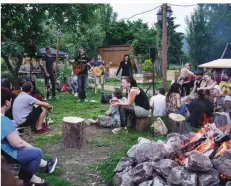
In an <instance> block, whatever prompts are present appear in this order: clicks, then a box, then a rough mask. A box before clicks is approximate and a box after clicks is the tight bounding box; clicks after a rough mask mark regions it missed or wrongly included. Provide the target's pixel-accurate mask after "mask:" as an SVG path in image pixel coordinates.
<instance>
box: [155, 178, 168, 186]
mask: <svg viewBox="0 0 231 186" xmlns="http://www.w3.org/2000/svg"><path fill="white" fill-rule="evenodd" d="M152 186H170V184H167V183H166V182H165V181H164V180H163V179H162V178H161V177H159V176H156V177H155V178H154V179H153V185H152Z"/></svg>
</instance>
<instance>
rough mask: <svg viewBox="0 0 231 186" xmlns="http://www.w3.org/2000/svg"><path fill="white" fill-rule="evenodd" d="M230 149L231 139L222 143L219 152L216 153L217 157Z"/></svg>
mask: <svg viewBox="0 0 231 186" xmlns="http://www.w3.org/2000/svg"><path fill="white" fill-rule="evenodd" d="M228 149H231V141H226V142H224V143H222V145H221V147H220V148H219V150H218V152H217V153H216V156H215V157H218V156H221V155H223V154H224V152H225V151H226V150H228Z"/></svg>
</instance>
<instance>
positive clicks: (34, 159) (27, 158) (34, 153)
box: [17, 147, 42, 175]
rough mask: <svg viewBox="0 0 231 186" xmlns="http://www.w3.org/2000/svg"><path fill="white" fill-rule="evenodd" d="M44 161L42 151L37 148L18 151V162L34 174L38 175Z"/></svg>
mask: <svg viewBox="0 0 231 186" xmlns="http://www.w3.org/2000/svg"><path fill="white" fill-rule="evenodd" d="M41 159H42V150H41V149H39V148H36V147H27V148H24V149H21V150H18V155H17V160H18V161H19V162H20V163H22V164H23V165H24V166H25V168H27V169H28V171H30V172H31V173H32V174H35V175H37V173H38V169H39V165H40V162H41Z"/></svg>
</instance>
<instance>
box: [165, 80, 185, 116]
mask: <svg viewBox="0 0 231 186" xmlns="http://www.w3.org/2000/svg"><path fill="white" fill-rule="evenodd" d="M166 105H167V111H168V113H176V114H181V115H186V111H187V110H186V105H185V103H184V102H182V101H181V87H180V84H178V83H173V84H172V85H171V88H170V90H169V92H168V94H167V96H166Z"/></svg>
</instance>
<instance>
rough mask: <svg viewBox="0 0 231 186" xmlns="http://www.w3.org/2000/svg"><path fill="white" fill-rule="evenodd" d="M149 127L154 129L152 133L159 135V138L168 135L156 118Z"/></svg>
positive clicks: (162, 124) (165, 128)
mask: <svg viewBox="0 0 231 186" xmlns="http://www.w3.org/2000/svg"><path fill="white" fill-rule="evenodd" d="M151 127H153V128H154V132H155V133H156V134H159V135H161V136H164V135H166V134H168V129H167V127H166V125H165V124H164V122H163V121H162V119H161V118H160V117H158V118H156V120H155V121H154V123H153V125H152V126H151Z"/></svg>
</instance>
